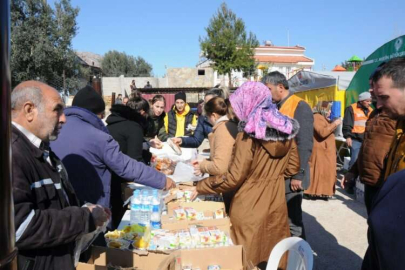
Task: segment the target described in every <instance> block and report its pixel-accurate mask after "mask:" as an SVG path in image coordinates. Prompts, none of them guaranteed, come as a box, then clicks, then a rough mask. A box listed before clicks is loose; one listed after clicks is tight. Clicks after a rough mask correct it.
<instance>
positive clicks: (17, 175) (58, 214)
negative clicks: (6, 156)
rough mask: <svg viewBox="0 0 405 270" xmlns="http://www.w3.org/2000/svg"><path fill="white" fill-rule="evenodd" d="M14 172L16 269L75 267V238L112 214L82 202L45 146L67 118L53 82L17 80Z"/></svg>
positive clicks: (14, 97) (13, 102)
mask: <svg viewBox="0 0 405 270" xmlns="http://www.w3.org/2000/svg"><path fill="white" fill-rule="evenodd" d="M11 108H12V120H13V131H12V153H13V157H12V172H13V173H12V176H13V179H12V180H13V198H14V213H15V226H16V245H17V247H18V250H19V254H18V268H19V269H24V270H31V269H35V270H42V269H58V270H64V269H69V270H72V269H74V265H73V262H74V260H73V254H74V248H75V241H76V240H78V239H79V238H80V237H81V236H82V235H84V234H86V233H89V232H92V231H94V230H95V229H96V226H101V225H102V224H103V223H104V222H106V221H107V220H108V218H109V216H110V213H109V211H108V210H105V209H104V208H102V207H101V206H97V205H90V204H89V205H87V206H85V207H80V204H79V201H78V200H77V197H76V195H75V192H74V190H73V187H72V186H71V184H70V182H69V179H68V176H67V173H66V170H65V168H64V166H63V164H62V163H61V161H60V160H59V158H58V157H57V156H56V155H55V154H54V153H53V152H52V150H51V149H50V148H49V141H51V140H55V139H56V138H57V136H58V133H59V131H60V129H61V128H62V125H63V124H64V123H65V121H66V118H65V115H64V113H63V108H64V104H63V102H62V100H61V98H60V95H59V93H58V92H57V91H56V90H55V89H53V88H52V87H50V86H48V85H46V84H44V83H41V82H37V81H27V82H23V83H21V84H19V85H18V86H17V87H16V88H15V89H14V90H13V92H12V94H11Z"/></svg>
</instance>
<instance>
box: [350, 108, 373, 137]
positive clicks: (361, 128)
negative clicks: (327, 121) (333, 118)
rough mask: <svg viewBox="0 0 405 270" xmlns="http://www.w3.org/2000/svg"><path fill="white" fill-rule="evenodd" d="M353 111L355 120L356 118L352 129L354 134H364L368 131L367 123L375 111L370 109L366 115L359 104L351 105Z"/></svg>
mask: <svg viewBox="0 0 405 270" xmlns="http://www.w3.org/2000/svg"><path fill="white" fill-rule="evenodd" d="M351 106H352V109H353V118H354V123H353V128H352V133H360V134H362V133H364V132H365V131H366V122H367V120H368V118H369V116H370V114H371V112H372V111H373V109H372V108H369V109H368V114H367V115H366V114H365V113H364V111H363V109H362V108H359V106H358V105H357V103H354V104H352V105H351Z"/></svg>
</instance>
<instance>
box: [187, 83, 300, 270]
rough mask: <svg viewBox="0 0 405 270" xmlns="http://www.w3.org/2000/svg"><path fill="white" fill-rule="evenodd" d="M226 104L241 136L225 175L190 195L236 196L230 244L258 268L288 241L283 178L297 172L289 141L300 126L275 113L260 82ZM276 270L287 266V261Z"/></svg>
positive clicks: (244, 87)
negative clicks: (284, 241)
mask: <svg viewBox="0 0 405 270" xmlns="http://www.w3.org/2000/svg"><path fill="white" fill-rule="evenodd" d="M230 102H231V104H232V108H233V110H234V111H235V115H236V116H237V117H238V119H239V120H240V122H239V128H240V130H241V131H243V132H240V133H238V135H237V137H236V142H235V151H234V158H233V160H232V162H231V165H230V167H229V169H228V171H227V172H226V173H225V174H223V175H220V176H211V177H209V178H207V179H205V180H203V181H200V182H198V184H197V187H196V192H195V193H194V196H196V195H197V194H212V193H223V192H229V191H235V197H234V198H233V200H232V203H231V207H230V212H229V216H230V218H231V223H232V232H231V233H232V239H233V240H234V242H235V243H236V244H238V245H243V246H244V248H245V249H246V256H247V259H248V260H249V261H252V262H253V264H254V265H258V266H259V267H263V266H264V265H266V264H267V260H268V258H269V255H270V252H271V250H272V249H273V248H274V246H275V245H276V244H277V243H278V242H279V241H281V240H282V239H284V238H287V237H289V236H290V232H289V225H288V214H287V205H286V202H285V186H284V185H285V184H284V182H285V180H284V179H285V178H286V177H290V176H291V175H294V174H296V173H298V171H299V168H300V167H299V156H298V151H297V146H296V144H295V142H294V140H292V139H293V138H294V137H295V136H296V134H297V133H298V130H299V125H298V123H297V121H296V120H294V119H291V118H289V117H287V116H285V115H282V114H281V113H280V112H279V111H278V110H277V107H276V105H275V104H273V102H272V97H271V93H270V91H269V90H268V88H267V87H266V86H265V85H264V84H262V83H259V82H246V83H244V84H243V85H242V86H241V87H239V88H238V89H237V90H236V92H235V93H234V94H233V95H232V96H231V97H230ZM253 202H254V203H253ZM280 266H281V268H282V269H284V268H285V267H286V257H284V259H283V260H282V262H281V264H280ZM264 267H265V266H264Z"/></svg>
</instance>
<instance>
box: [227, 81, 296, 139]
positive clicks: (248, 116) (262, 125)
mask: <svg viewBox="0 0 405 270" xmlns="http://www.w3.org/2000/svg"><path fill="white" fill-rule="evenodd" d="M229 100H230V102H231V104H232V108H233V110H234V111H235V114H236V115H237V116H238V118H239V120H240V121H242V122H245V123H246V125H245V127H244V131H245V132H246V133H249V134H252V135H254V137H255V138H256V139H265V138H266V129H267V127H270V128H273V129H276V130H278V131H280V132H282V133H285V134H291V133H292V132H293V123H292V119H291V118H289V117H287V116H285V115H283V114H281V113H280V112H279V111H278V110H277V106H276V105H275V104H274V103H273V102H272V98H271V92H270V90H269V89H268V88H267V87H266V86H265V85H264V84H262V83H260V82H245V83H244V84H242V85H241V86H240V87H239V88H238V89H237V90H236V91H235V93H233V94H232V95H231V96H230V98H229Z"/></svg>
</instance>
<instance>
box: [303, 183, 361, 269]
mask: <svg viewBox="0 0 405 270" xmlns="http://www.w3.org/2000/svg"><path fill="white" fill-rule="evenodd" d="M302 207H303V212H304V213H303V215H304V216H303V218H304V225H305V230H306V235H307V241H308V243H309V244H310V245H311V248H312V250H313V252H314V268H313V269H314V270H352V269H360V268H361V263H362V260H363V257H364V254H365V252H366V249H367V246H368V244H367V212H366V207H365V205H364V203H361V202H358V201H356V200H355V197H354V195H349V194H347V193H346V192H345V191H344V190H342V189H341V188H340V187H339V186H337V187H336V194H335V196H334V198H333V199H329V201H322V200H315V201H314V200H304V202H303V205H302Z"/></svg>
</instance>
